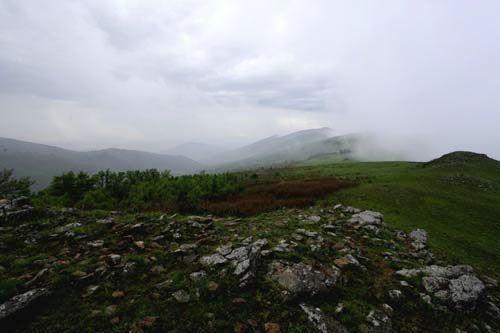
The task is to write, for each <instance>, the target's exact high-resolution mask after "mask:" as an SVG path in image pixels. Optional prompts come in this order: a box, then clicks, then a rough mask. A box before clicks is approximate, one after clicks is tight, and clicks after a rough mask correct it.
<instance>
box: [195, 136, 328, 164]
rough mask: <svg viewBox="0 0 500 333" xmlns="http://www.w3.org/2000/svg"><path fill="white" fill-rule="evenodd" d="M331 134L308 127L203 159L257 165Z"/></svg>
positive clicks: (211, 162)
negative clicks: (308, 128) (307, 128)
mask: <svg viewBox="0 0 500 333" xmlns="http://www.w3.org/2000/svg"><path fill="white" fill-rule="evenodd" d="M331 134H332V130H331V129H329V128H326V127H325V128H319V129H310V130H304V131H298V132H294V133H291V134H288V135H284V136H271V137H269V138H266V139H263V140H260V141H257V142H254V143H252V144H250V145H247V146H244V147H242V148H239V149H235V150H232V151H228V152H225V153H222V154H218V155H215V156H213V157H212V158H210V159H207V160H204V161H203V162H205V163H206V164H210V165H221V164H222V165H223V164H235V165H249V166H250V165H258V164H269V163H273V162H282V161H285V160H287V158H288V157H289V156H290V155H293V154H294V153H295V152H296V151H297V150H300V149H303V147H304V146H305V145H307V144H311V143H314V142H320V141H322V140H326V139H327V138H329V137H330V136H331Z"/></svg>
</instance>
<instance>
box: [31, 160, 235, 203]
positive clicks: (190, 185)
mask: <svg viewBox="0 0 500 333" xmlns="http://www.w3.org/2000/svg"><path fill="white" fill-rule="evenodd" d="M242 191H243V183H242V182H241V181H240V178H239V176H238V175H236V174H197V175H190V176H178V177H174V176H172V175H171V174H170V172H168V171H164V172H159V171H158V170H155V169H151V170H146V171H126V172H113V171H110V170H107V171H100V172H98V173H96V174H94V175H91V174H88V173H85V172H79V173H74V172H67V173H64V174H62V175H61V176H57V177H54V179H53V180H52V182H51V184H50V185H49V187H48V188H47V189H46V190H44V191H41V192H40V193H39V194H38V196H37V199H36V200H38V202H39V203H40V204H46V205H59V206H74V207H78V208H83V209H105V210H112V209H120V210H126V211H143V210H166V211H180V212H196V211H202V210H203V206H204V203H205V202H206V201H212V200H223V199H225V198H228V197H230V196H234V195H237V194H239V193H241V192H242Z"/></svg>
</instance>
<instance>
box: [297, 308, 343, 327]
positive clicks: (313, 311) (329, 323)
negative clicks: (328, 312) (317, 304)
mask: <svg viewBox="0 0 500 333" xmlns="http://www.w3.org/2000/svg"><path fill="white" fill-rule="evenodd" d="M300 307H301V308H302V310H303V311H304V312H305V313H306V315H307V319H308V320H309V321H310V322H311V323H312V324H313V326H314V328H315V329H316V331H317V332H320V333H330V332H332V333H348V330H347V329H346V328H345V327H344V326H343V325H342V324H341V323H340V322H338V321H336V320H334V319H332V318H327V317H325V315H324V314H323V312H322V311H321V309H319V308H314V307H312V306H307V305H305V304H304V303H302V304H300Z"/></svg>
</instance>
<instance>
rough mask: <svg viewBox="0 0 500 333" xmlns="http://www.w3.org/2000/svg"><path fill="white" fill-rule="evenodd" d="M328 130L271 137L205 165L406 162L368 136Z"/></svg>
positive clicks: (249, 165) (229, 168) (232, 166)
mask: <svg viewBox="0 0 500 333" xmlns="http://www.w3.org/2000/svg"><path fill="white" fill-rule="evenodd" d="M332 132H333V131H332V130H330V129H328V128H320V129H312V130H306V131H299V132H295V133H292V134H289V135H285V136H282V137H280V136H273V137H270V138H267V139H264V140H261V141H257V142H256V143H253V144H250V145H248V146H245V147H242V148H240V149H237V150H233V151H230V152H226V153H223V154H219V155H216V156H214V157H213V158H212V159H211V160H210V161H204V162H205V163H206V164H211V165H215V167H216V168H217V169H225V170H232V169H241V168H250V167H261V166H270V165H279V164H284V163H290V162H300V161H314V162H315V161H317V160H328V161H329V162H339V161H346V160H356V161H387V160H407V159H408V157H407V155H406V154H405V153H404V152H400V151H397V150H395V149H388V148H385V147H384V145H383V144H382V143H380V142H378V140H377V138H376V137H375V136H373V135H370V134H362V133H354V134H347V135H339V136H331V133H332Z"/></svg>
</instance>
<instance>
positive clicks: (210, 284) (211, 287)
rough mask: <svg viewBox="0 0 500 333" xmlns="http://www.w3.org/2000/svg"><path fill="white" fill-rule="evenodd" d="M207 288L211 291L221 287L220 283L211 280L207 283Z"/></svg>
mask: <svg viewBox="0 0 500 333" xmlns="http://www.w3.org/2000/svg"><path fill="white" fill-rule="evenodd" d="M207 289H208V290H210V291H216V290H217V289H219V284H218V283H217V282H215V281H210V282H208V284H207Z"/></svg>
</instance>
